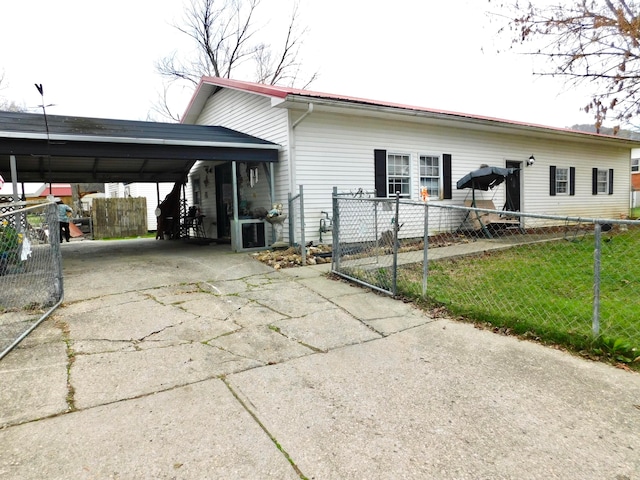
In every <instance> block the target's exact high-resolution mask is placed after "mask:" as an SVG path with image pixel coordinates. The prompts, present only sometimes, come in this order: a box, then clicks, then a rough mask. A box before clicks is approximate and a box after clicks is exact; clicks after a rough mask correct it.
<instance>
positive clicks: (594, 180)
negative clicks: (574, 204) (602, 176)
mask: <svg viewBox="0 0 640 480" xmlns="http://www.w3.org/2000/svg"><path fill="white" fill-rule="evenodd" d="M597 194H598V169H597V168H594V169H593V170H591V195H597Z"/></svg>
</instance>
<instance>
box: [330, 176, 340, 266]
mask: <svg viewBox="0 0 640 480" xmlns="http://www.w3.org/2000/svg"><path fill="white" fill-rule="evenodd" d="M332 203H333V208H332V210H333V211H332V215H333V228H332V230H331V237H332V239H331V240H332V244H333V245H332V246H331V251H332V253H331V270H332V271H334V272H337V271H338V270H339V268H340V238H339V237H340V206H339V205H338V187H333V202H332Z"/></svg>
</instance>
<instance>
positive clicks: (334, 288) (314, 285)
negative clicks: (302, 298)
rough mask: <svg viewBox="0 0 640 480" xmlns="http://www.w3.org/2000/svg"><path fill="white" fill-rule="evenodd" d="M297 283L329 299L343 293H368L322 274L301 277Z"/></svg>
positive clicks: (344, 281)
mask: <svg viewBox="0 0 640 480" xmlns="http://www.w3.org/2000/svg"><path fill="white" fill-rule="evenodd" d="M303 270H304V269H303ZM298 283H300V284H301V285H304V286H305V287H307V288H308V289H309V290H313V291H314V292H316V293H317V294H319V295H322V296H323V297H324V298H330V299H333V298H336V297H341V296H343V295H358V294H362V295H364V294H366V293H370V292H368V291H367V290H365V289H363V288H360V287H358V286H355V285H353V284H351V283H348V282H347V281H346V280H337V279H329V278H327V277H324V276H320V277H318V276H312V277H303V278H301V279H300V280H299V281H298Z"/></svg>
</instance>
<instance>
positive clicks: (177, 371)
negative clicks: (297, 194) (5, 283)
mask: <svg viewBox="0 0 640 480" xmlns="http://www.w3.org/2000/svg"><path fill="white" fill-rule="evenodd" d="M225 248H226V249H225ZM94 259H95V261H94ZM63 260H64V265H65V275H66V273H67V271H69V273H70V274H69V277H68V278H67V277H66V276H65V291H66V292H67V297H66V299H65V306H64V308H61V309H59V310H57V311H56V312H55V313H54V315H53V317H52V318H51V319H49V320H47V321H45V322H44V323H43V324H42V325H41V326H40V327H39V328H38V329H37V330H36V331H35V332H33V334H32V335H31V336H30V337H29V338H28V339H27V340H25V342H23V343H22V344H21V345H20V346H19V347H18V348H17V349H15V350H14V351H13V352H11V353H10V354H9V355H8V356H6V357H5V358H4V359H3V360H2V361H1V362H0V382H2V385H3V389H2V390H0V391H1V392H2V393H0V402H1V403H0V404H1V405H2V406H3V407H2V409H0V452H3V453H2V455H0V477H1V478H8V479H14V478H15V479H21V480H22V479H24V478H27V479H30V478H38V479H39V478H52V479H55V478H63V479H66V478H185V479H187V478H197V479H199V478H274V479H276V478H277V479H280V478H284V479H286V478H408V479H412V478H416V479H417V478H420V479H422V478H438V479H461V478H474V479H475V478H491V479H494V478H495V479H501V478H505V479H506V478H518V479H529V478H531V479H534V478H536V479H537V478H540V479H542V478H544V479H549V478H580V479H601V478H609V479H611V480H623V479H624V480H629V479H636V478H637V472H638V471H640V464H639V462H640V456H638V455H637V452H638V451H639V450H640V445H639V444H638V442H639V438H640V437H639V436H638V434H637V432H638V431H640V402H639V401H638V399H639V398H640V375H638V374H633V373H628V372H624V371H622V370H618V369H614V368H612V367H608V366H606V365H602V364H597V363H593V362H588V361H584V360H582V359H579V358H575V357H572V356H570V355H567V354H564V353H562V352H559V351H556V350H553V349H550V348H545V347H543V346H540V345H536V344H533V343H528V342H522V341H519V340H517V339H514V338H511V337H502V336H497V335H494V334H492V333H490V332H487V331H482V330H477V329H475V328H473V327H472V326H470V325H465V324H459V323H455V322H451V321H448V320H445V319H438V320H434V319H431V318H429V317H428V315H425V314H423V312H420V311H419V310H416V309H415V308H413V307H412V306H411V305H408V304H404V303H402V302H399V301H396V300H393V299H391V298H388V297H385V296H383V295H379V294H375V293H372V292H370V291H368V290H366V289H361V288H359V287H351V286H350V285H348V284H346V283H344V282H343V281H333V280H331V279H328V278H326V277H325V276H324V273H323V272H322V271H321V270H320V269H315V268H313V267H304V268H302V269H298V270H299V271H298V273H292V274H289V273H283V272H276V271H274V270H272V269H270V268H268V267H266V266H264V265H262V264H260V263H259V262H257V261H254V260H253V259H251V258H250V257H249V256H248V255H244V254H229V253H228V247H212V246H206V247H198V246H192V245H186V246H185V245H180V242H177V243H176V242H169V241H167V242H160V241H158V242H156V241H153V240H146V241H136V242H133V243H131V244H129V243H125V242H123V243H116V244H113V243H112V242H102V243H101V244H100V245H97V244H93V243H91V242H79V243H71V244H65V248H64V252H63ZM90 260H91V261H90ZM132 265H135V266H136V268H129V267H130V266H132ZM121 267H122V268H121ZM325 268H326V267H325ZM307 269H309V270H307ZM106 279H108V281H107V280H106ZM67 374H68V375H67ZM51 416H53V417H51ZM48 417H49V418H48Z"/></svg>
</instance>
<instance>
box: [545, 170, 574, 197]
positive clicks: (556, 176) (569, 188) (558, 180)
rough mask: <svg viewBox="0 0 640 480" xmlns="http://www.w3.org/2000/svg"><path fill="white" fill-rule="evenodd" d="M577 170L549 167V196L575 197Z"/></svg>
mask: <svg viewBox="0 0 640 480" xmlns="http://www.w3.org/2000/svg"><path fill="white" fill-rule="evenodd" d="M575 194H576V168H575V167H569V168H567V167H556V166H555V165H551V166H550V167H549V195H551V196H553V195H575Z"/></svg>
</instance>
